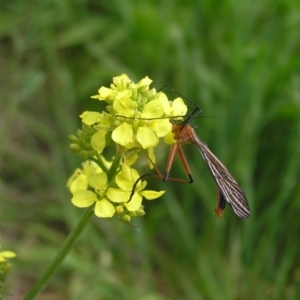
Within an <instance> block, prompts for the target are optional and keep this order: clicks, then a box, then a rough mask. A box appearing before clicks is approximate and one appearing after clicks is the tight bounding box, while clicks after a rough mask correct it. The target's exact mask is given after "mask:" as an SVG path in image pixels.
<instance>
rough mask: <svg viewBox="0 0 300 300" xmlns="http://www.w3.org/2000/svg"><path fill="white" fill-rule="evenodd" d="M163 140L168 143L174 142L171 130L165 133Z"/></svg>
mask: <svg viewBox="0 0 300 300" xmlns="http://www.w3.org/2000/svg"><path fill="white" fill-rule="evenodd" d="M164 141H165V143H166V144H169V145H172V144H174V134H173V133H172V132H169V133H168V134H167V135H165V137H164Z"/></svg>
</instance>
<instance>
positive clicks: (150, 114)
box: [141, 100, 164, 119]
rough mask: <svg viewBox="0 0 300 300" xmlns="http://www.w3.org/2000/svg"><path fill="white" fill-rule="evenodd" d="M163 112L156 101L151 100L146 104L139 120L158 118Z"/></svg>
mask: <svg viewBox="0 0 300 300" xmlns="http://www.w3.org/2000/svg"><path fill="white" fill-rule="evenodd" d="M163 113H164V110H163V107H162V105H161V103H160V101H158V100H153V101H150V102H148V103H147V104H146V105H145V107H144V109H143V111H142V113H141V118H146V119H151V118H159V117H161V116H162V115H163Z"/></svg>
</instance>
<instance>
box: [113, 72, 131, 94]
mask: <svg viewBox="0 0 300 300" xmlns="http://www.w3.org/2000/svg"><path fill="white" fill-rule="evenodd" d="M130 82H131V80H130V78H129V77H128V76H127V75H126V74H122V75H120V76H116V77H113V83H114V84H115V85H116V86H117V87H118V88H119V89H118V90H120V88H122V89H126V88H127V85H128V84H129V83H130Z"/></svg>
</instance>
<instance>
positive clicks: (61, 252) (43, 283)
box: [24, 206, 94, 300]
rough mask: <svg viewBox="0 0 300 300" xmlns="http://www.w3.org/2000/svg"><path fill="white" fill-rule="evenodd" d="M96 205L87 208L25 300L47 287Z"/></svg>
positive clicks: (32, 297) (33, 297)
mask: <svg viewBox="0 0 300 300" xmlns="http://www.w3.org/2000/svg"><path fill="white" fill-rule="evenodd" d="M93 209H94V206H90V207H88V208H87V210H86V211H85V213H84V214H83V216H82V218H81V220H80V221H79V222H78V224H77V226H76V227H75V229H74V230H73V232H71V234H70V235H69V236H68V238H67V239H66V241H65V243H64V244H63V246H62V248H61V249H60V250H59V252H58V253H57V255H56V257H55V258H54V260H53V261H52V263H51V264H50V266H49V267H48V269H47V270H46V271H45V273H44V274H43V275H42V276H41V277H40V279H39V280H38V281H37V282H36V283H35V284H34V286H33V287H32V288H31V290H30V291H29V292H28V294H27V295H26V296H25V298H24V300H32V299H35V297H36V296H37V295H38V294H39V293H40V292H41V291H42V290H43V289H44V288H45V287H46V285H47V284H48V282H49V280H50V279H51V277H52V275H53V274H54V272H55V271H56V269H57V268H58V267H59V266H60V264H61V263H62V261H63V260H64V259H65V257H66V256H67V254H68V253H69V252H70V251H71V250H72V248H73V246H74V244H75V242H76V240H77V238H78V237H79V236H80V234H81V232H82V231H83V229H84V228H85V227H86V225H87V224H88V222H89V220H90V219H91V217H92V216H93V214H94V211H93Z"/></svg>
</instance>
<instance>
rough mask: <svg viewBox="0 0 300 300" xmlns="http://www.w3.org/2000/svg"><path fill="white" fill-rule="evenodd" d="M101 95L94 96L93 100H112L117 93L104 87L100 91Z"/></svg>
mask: <svg viewBox="0 0 300 300" xmlns="http://www.w3.org/2000/svg"><path fill="white" fill-rule="evenodd" d="M98 93H99V95H95V96H92V97H91V98H93V99H98V100H112V99H113V98H114V96H115V95H116V92H115V91H114V90H112V89H109V88H107V87H104V86H102V87H101V88H100V89H99V90H98Z"/></svg>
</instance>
